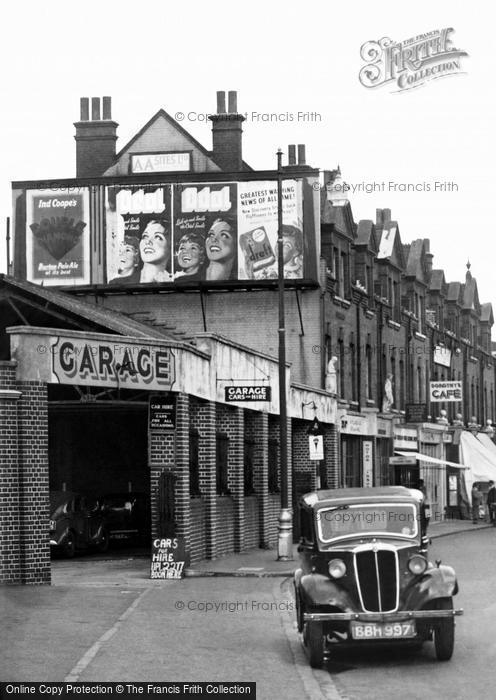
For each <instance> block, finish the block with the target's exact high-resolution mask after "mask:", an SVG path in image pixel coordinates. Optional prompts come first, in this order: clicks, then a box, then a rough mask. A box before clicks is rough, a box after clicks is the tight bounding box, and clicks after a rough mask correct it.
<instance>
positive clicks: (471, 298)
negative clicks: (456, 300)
mask: <svg viewBox="0 0 496 700" xmlns="http://www.w3.org/2000/svg"><path fill="white" fill-rule="evenodd" d="M463 308H464V309H465V310H470V311H475V312H476V313H477V314H480V303H479V292H478V290H477V281H476V280H475V279H474V278H473V277H472V275H471V274H470V270H467V274H466V275H465V284H464V285H463Z"/></svg>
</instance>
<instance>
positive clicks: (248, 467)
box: [244, 438, 255, 496]
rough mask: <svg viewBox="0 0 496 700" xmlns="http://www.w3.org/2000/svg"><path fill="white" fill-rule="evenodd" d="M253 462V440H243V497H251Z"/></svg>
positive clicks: (253, 491)
mask: <svg viewBox="0 0 496 700" xmlns="http://www.w3.org/2000/svg"><path fill="white" fill-rule="evenodd" d="M254 461H255V440H253V439H247V438H245V449H244V476H245V496H253V494H254V493H255V487H254V481H253V476H254V466H253V465H254Z"/></svg>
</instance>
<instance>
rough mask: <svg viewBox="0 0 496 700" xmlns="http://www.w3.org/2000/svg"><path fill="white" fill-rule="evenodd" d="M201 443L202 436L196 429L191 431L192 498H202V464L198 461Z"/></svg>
mask: <svg viewBox="0 0 496 700" xmlns="http://www.w3.org/2000/svg"><path fill="white" fill-rule="evenodd" d="M199 443H200V434H199V433H198V430H196V428H194V429H192V430H190V431H189V493H190V495H191V496H201V491H200V464H199V459H198V447H199Z"/></svg>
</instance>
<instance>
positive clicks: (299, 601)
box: [295, 586, 305, 634]
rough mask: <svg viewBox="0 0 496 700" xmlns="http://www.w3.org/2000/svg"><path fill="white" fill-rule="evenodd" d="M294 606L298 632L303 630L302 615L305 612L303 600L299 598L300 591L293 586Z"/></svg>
mask: <svg viewBox="0 0 496 700" xmlns="http://www.w3.org/2000/svg"><path fill="white" fill-rule="evenodd" d="M295 607H296V626H297V629H298V632H300V634H301V632H303V628H304V626H305V622H304V620H303V615H304V613H305V608H304V606H303V601H302V599H301V595H300V592H299V591H298V589H297V588H296V586H295Z"/></svg>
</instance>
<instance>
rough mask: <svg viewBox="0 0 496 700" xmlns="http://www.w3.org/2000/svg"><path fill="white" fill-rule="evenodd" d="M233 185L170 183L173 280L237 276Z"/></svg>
mask: <svg viewBox="0 0 496 700" xmlns="http://www.w3.org/2000/svg"><path fill="white" fill-rule="evenodd" d="M236 213H237V185H236V184H235V183H227V184H226V183H222V184H210V183H208V184H191V185H176V186H175V187H174V281H177V282H190V281H191V282H193V281H195V280H213V281H215V280H236V279H237V272H238V267H237V245H238V243H237V235H238V232H237V228H238V227H237V218H236Z"/></svg>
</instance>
